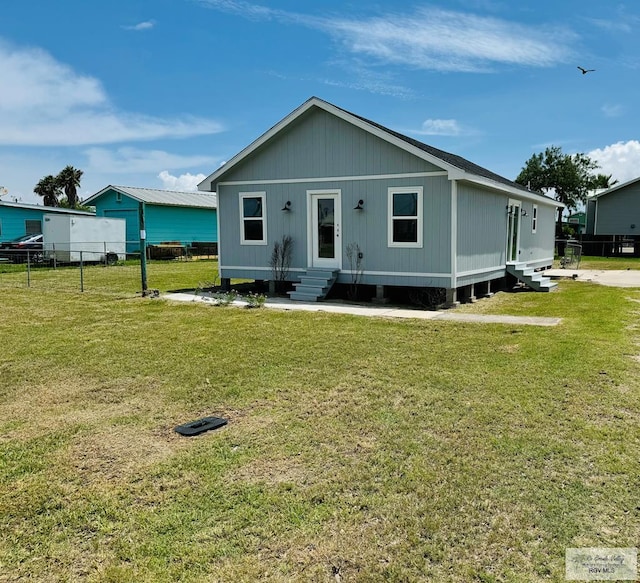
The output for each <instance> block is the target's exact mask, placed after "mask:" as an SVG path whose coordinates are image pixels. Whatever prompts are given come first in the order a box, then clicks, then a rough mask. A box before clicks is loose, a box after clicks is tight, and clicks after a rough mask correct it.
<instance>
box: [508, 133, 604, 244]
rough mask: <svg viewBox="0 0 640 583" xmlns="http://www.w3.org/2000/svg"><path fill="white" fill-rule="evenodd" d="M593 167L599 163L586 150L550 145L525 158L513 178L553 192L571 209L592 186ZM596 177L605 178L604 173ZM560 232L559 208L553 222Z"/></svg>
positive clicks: (560, 218)
mask: <svg viewBox="0 0 640 583" xmlns="http://www.w3.org/2000/svg"><path fill="white" fill-rule="evenodd" d="M596 168H598V165H597V164H596V163H595V162H594V161H593V160H591V158H589V157H588V156H587V155H585V154H564V153H563V152H562V148H560V147H559V146H551V147H549V148H547V149H546V150H545V151H544V153H540V154H534V155H533V156H531V158H529V160H527V162H526V163H525V165H524V168H522V170H521V171H520V174H518V177H517V178H516V182H517V183H518V184H522V185H523V186H526V187H528V188H529V189H531V190H537V191H538V192H544V193H545V194H552V195H553V196H554V197H555V199H556V200H557V201H558V202H561V203H563V204H564V205H565V206H566V207H567V209H569V210H572V209H576V208H577V207H578V205H579V204H580V203H584V202H585V201H586V200H587V194H588V192H589V190H592V189H593V188H594V187H595V186H594V185H595V183H596V180H597V177H596V176H595V175H594V174H593V171H594V170H595V169H596ZM598 177H603V178H606V176H604V175H603V174H599V175H598ZM609 178H610V177H609ZM600 180H602V178H601V179H600ZM561 234H562V211H560V212H558V218H557V225H556V235H557V236H560V235H561Z"/></svg>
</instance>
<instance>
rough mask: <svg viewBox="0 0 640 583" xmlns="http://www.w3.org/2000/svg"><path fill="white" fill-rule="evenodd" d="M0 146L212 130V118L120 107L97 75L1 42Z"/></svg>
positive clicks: (174, 135)
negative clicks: (151, 113) (157, 114)
mask: <svg viewBox="0 0 640 583" xmlns="http://www.w3.org/2000/svg"><path fill="white" fill-rule="evenodd" d="M0 79H2V83H3V86H4V87H10V88H11V90H10V91H3V92H2V95H1V96H0V127H1V128H2V131H1V132H0V145H9V146H73V145H89V144H108V143H118V142H125V141H138V140H152V139H159V138H179V137H187V136H196V135H208V134H214V133H218V132H220V131H222V129H223V128H222V126H221V124H220V123H218V122H216V121H214V120H210V119H199V118H193V117H186V116H185V117H182V118H178V119H170V120H165V119H160V118H155V117H152V116H147V115H142V114H138V113H132V112H121V111H118V110H117V109H116V108H115V107H114V106H113V105H112V104H111V103H110V101H109V98H108V96H107V93H106V91H105V89H104V87H103V86H102V84H101V83H100V81H99V80H97V79H95V78H93V77H90V76H87V75H82V74H80V73H77V72H76V71H74V70H73V69H72V68H71V67H69V66H67V65H65V64H63V63H59V62H58V61H56V60H55V59H54V58H53V57H51V55H49V54H48V53H46V52H44V51H42V50H40V49H24V48H14V47H12V46H9V45H7V44H6V43H2V42H1V41H0Z"/></svg>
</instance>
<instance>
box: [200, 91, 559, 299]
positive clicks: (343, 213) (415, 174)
mask: <svg viewBox="0 0 640 583" xmlns="http://www.w3.org/2000/svg"><path fill="white" fill-rule="evenodd" d="M198 188H199V190H201V191H206V192H216V193H217V195H218V212H219V226H218V237H219V245H220V254H219V261H220V264H219V270H220V277H221V281H222V282H223V284H228V283H229V280H230V278H245V279H254V280H271V279H272V278H273V272H272V268H271V267H270V257H271V255H272V252H273V248H274V244H275V243H276V242H279V241H281V240H282V238H283V236H289V237H291V239H292V243H293V246H292V255H291V264H290V268H289V270H288V280H289V281H291V282H295V284H296V290H295V291H293V292H291V297H292V299H298V300H308V301H309V300H316V299H321V298H322V297H324V295H325V294H326V293H327V289H328V288H329V287H330V286H331V285H332V282H333V281H337V282H340V283H350V282H352V278H353V277H354V275H355V272H356V271H357V275H358V277H359V281H360V283H362V284H367V285H372V286H375V295H376V298H377V299H379V300H383V299H384V298H385V294H386V291H385V288H387V287H388V286H403V287H407V286H408V287H416V288H441V289H444V290H446V301H447V302H448V303H449V304H454V303H455V302H456V301H458V299H461V298H467V297H473V296H475V295H484V294H487V293H490V290H491V282H494V281H495V280H501V279H502V278H505V277H506V276H507V274H508V273H510V274H512V275H513V276H515V277H517V278H518V279H520V280H522V281H524V282H526V283H527V284H529V285H530V286H531V287H532V288H534V289H537V290H540V291H548V290H549V289H551V288H552V287H553V286H554V285H555V284H553V283H551V282H550V280H549V279H548V278H544V277H543V276H542V275H541V274H540V273H539V271H538V270H540V269H543V268H546V267H549V266H551V265H552V262H553V254H554V229H555V218H556V209H557V207H558V203H557V202H556V201H554V200H553V199H551V198H548V197H546V196H544V195H542V194H540V193H536V192H532V191H529V190H527V189H526V188H524V187H523V186H521V185H519V184H516V183H514V182H512V181H510V180H507V179H506V178H503V177H501V176H498V175H497V174H494V173H493V172H490V171H489V170H486V169H485V168H482V167H480V166H478V165H476V164H473V163H472V162H469V161H468V160H465V159H464V158H462V157H460V156H457V155H454V154H450V153H448V152H444V151H442V150H439V149H436V148H433V147H431V146H428V145H427V144H424V143H422V142H419V141H417V140H415V139H413V138H411V137H408V136H405V135H402V134H400V133H398V132H396V131H393V130H390V129H388V128H385V127H383V126H381V125H379V124H378V123H376V122H373V121H370V120H368V119H365V118H363V117H360V116H359V115H356V114H353V113H350V112H348V111H346V110H344V109H341V108H340V107H337V106H335V105H332V104H331V103H328V102H326V101H323V100H321V99H318V98H317V97H313V98H311V99H309V100H308V101H306V102H305V103H303V104H302V105H301V106H300V107H298V108H297V109H296V110H294V111H293V112H292V113H290V114H289V115H287V116H286V117H285V118H284V119H282V120H281V121H280V122H278V123H277V124H276V125H275V126H273V127H272V128H271V129H270V130H268V131H267V132H266V133H265V134H263V135H262V136H260V137H259V138H258V139H257V140H255V141H254V142H253V143H252V144H250V145H249V146H247V147H246V148H245V149H244V150H242V151H241V152H240V153H238V154H237V155H236V156H234V157H233V158H232V159H231V160H229V162H227V163H226V164H225V165H224V166H222V167H221V168H219V169H217V170H216V171H215V172H213V173H212V174H211V175H210V176H208V177H207V178H206V179H205V180H204V181H202V182H201V183H200V184H199V186H198ZM354 248H355V249H357V250H358V253H357V256H358V261H359V263H358V264H355V261H354V254H353V253H352V252H350V251H352V250H353V249H354Z"/></svg>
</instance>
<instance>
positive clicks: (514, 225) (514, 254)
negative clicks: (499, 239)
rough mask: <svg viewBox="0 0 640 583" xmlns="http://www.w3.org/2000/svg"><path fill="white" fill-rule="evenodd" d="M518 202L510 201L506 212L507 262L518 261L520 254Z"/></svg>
mask: <svg viewBox="0 0 640 583" xmlns="http://www.w3.org/2000/svg"><path fill="white" fill-rule="evenodd" d="M519 231H520V201H515V200H510V201H509V210H508V211H507V261H508V262H509V263H512V262H514V261H518V256H519V254H520V250H519V245H520V232H519Z"/></svg>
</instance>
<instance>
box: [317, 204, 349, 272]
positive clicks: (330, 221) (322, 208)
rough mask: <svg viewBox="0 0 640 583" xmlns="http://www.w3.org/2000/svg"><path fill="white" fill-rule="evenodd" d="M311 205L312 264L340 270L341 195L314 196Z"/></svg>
mask: <svg viewBox="0 0 640 583" xmlns="http://www.w3.org/2000/svg"><path fill="white" fill-rule="evenodd" d="M310 203H311V217H310V225H309V226H310V229H311V232H310V233H309V236H310V239H311V248H312V256H311V264H312V266H313V267H330V268H340V253H341V252H340V194H339V193H338V192H335V193H333V192H332V193H327V194H324V193H323V194H312V195H311V199H310Z"/></svg>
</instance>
